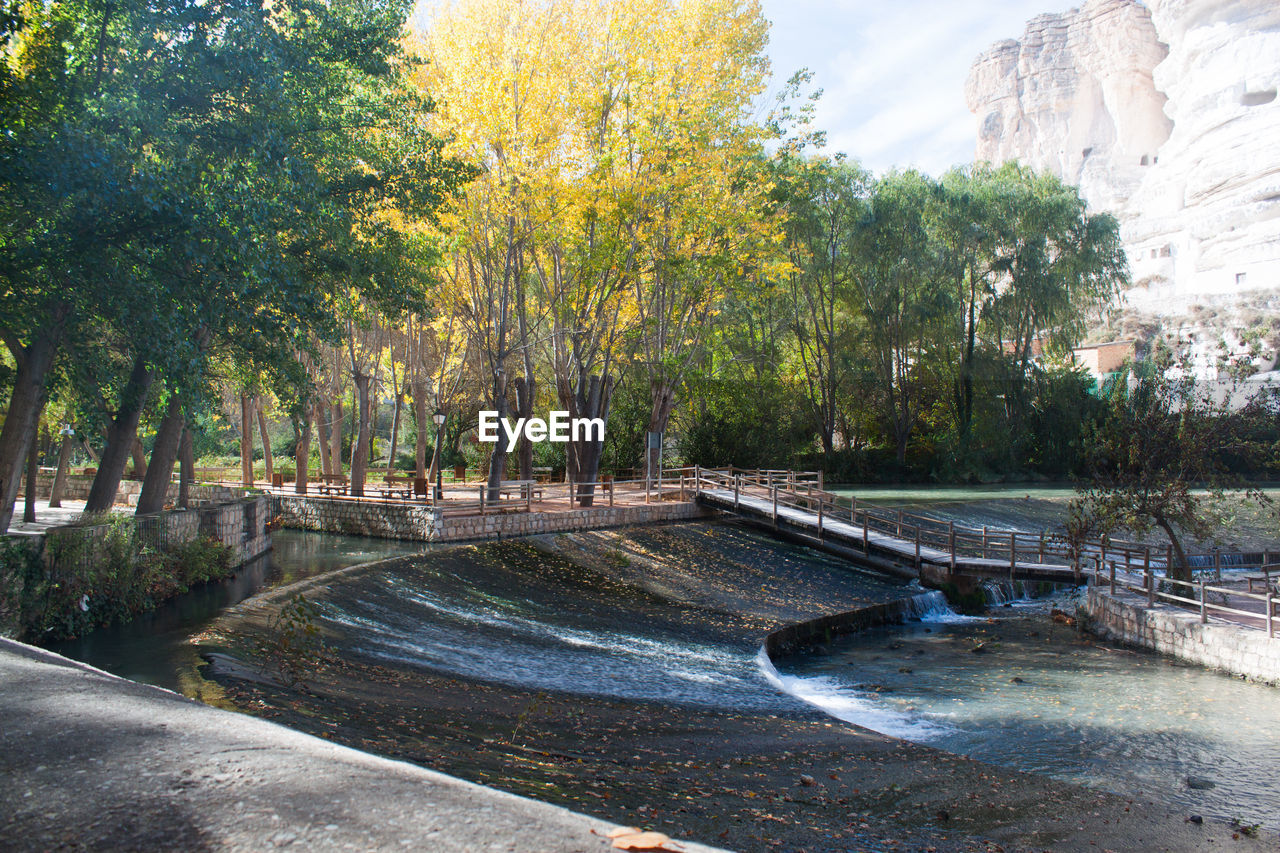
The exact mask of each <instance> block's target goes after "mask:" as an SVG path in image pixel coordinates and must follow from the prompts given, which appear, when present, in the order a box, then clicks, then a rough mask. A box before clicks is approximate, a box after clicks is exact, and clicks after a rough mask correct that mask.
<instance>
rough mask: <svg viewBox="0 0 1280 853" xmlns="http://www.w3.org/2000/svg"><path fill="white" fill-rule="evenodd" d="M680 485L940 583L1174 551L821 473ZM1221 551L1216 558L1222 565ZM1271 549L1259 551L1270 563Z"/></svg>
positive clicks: (702, 473)
mask: <svg viewBox="0 0 1280 853" xmlns="http://www.w3.org/2000/svg"><path fill="white" fill-rule="evenodd" d="M682 473H684V477H683V478H682V480H681V483H680V490H681V492H682V493H684V494H688V493H690V492H692V493H693V496H694V498H695V500H697V501H698V502H699V503H701V504H703V505H705V506H709V507H714V508H716V509H719V510H722V511H724V512H728V513H732V514H734V515H737V516H740V517H742V518H745V519H748V520H751V521H753V522H756V523H758V524H764V525H767V526H772V527H773V528H774V529H777V530H786V531H788V532H790V533H792V534H797V535H800V536H803V537H805V538H808V539H811V540H816V541H817V542H819V543H822V544H826V545H831V546H835V547H838V548H841V549H843V550H845V551H853V552H856V553H859V554H861V555H862V557H863V558H864V559H866V560H868V561H869V562H873V563H878V564H881V565H886V564H887V565H889V566H893V567H896V568H898V569H899V570H900V572H902V573H907V572H912V573H914V574H915V575H916V576H918V577H919V578H920V579H921V580H924V581H928V582H930V583H933V584H941V583H948V582H950V583H956V584H957V585H961V586H972V585H974V584H976V583H978V582H981V581H983V580H988V579H994V580H1008V581H1031V582H1039V581H1044V582H1049V583H1064V584H1073V585H1079V584H1081V583H1084V581H1085V576H1086V574H1089V573H1093V574H1099V573H1102V572H1104V571H1105V570H1106V569H1107V568H1108V567H1110V569H1111V570H1113V571H1114V570H1116V569H1119V570H1120V571H1122V572H1126V573H1133V572H1137V573H1142V574H1146V575H1148V576H1151V575H1153V574H1154V573H1155V572H1156V571H1157V570H1161V569H1164V568H1165V567H1167V566H1168V565H1169V564H1170V563H1171V562H1172V559H1171V554H1170V553H1169V551H1168V550H1167V549H1156V548H1152V547H1151V546H1150V545H1147V544H1143V543H1132V542H1123V541H1119V540H1112V539H1105V538H1104V539H1100V540H1090V541H1083V542H1076V543H1072V542H1071V541H1069V540H1068V539H1067V538H1066V537H1065V536H1062V535H1059V534H1050V533H1046V532H1039V533H1026V532H1019V531H1016V530H996V531H992V530H988V529H987V528H985V527H984V528H974V527H965V526H963V525H957V524H955V523H954V522H950V521H940V520H938V519H935V518H930V517H928V516H925V515H918V514H916V513H910V512H905V511H903V510H901V509H890V508H886V507H880V506H876V505H873V504H868V503H865V502H861V501H859V500H858V499H857V498H856V497H854V498H846V497H842V496H840V495H836V494H834V493H832V492H828V491H825V490H824V489H823V483H822V474H821V472H812V471H808V472H797V471H771V470H745V469H740V468H693V469H689V470H688V471H687V472H682ZM1221 556H1222V555H1220V554H1215V555H1213V557H1214V561H1215V563H1216V568H1217V569H1218V570H1219V573H1220V570H1221V562H1220V559H1221ZM1270 556H1271V555H1265V554H1264V555H1261V562H1262V563H1267V562H1270V561H1269V559H1268V557H1270Z"/></svg>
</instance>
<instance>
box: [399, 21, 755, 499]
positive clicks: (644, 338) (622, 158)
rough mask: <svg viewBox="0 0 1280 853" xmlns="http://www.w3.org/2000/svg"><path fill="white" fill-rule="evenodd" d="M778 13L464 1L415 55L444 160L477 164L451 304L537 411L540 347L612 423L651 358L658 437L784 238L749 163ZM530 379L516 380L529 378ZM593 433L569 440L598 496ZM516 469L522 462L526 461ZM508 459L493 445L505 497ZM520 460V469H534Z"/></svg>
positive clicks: (566, 384) (497, 379) (575, 408)
mask: <svg viewBox="0 0 1280 853" xmlns="http://www.w3.org/2000/svg"><path fill="white" fill-rule="evenodd" d="M766 33H767V23H766V22H765V21H764V19H763V18H762V17H761V14H760V9H759V6H758V4H757V3H755V2H742V0H683V2H679V0H619V2H601V0H595V1H594V2H592V0H549V2H538V3H530V2H521V0H459V2H455V3H452V4H449V5H445V6H440V7H437V8H436V10H435V12H434V14H433V15H432V16H431V17H430V19H429V22H428V24H427V28H426V31H425V32H424V33H423V34H422V36H421V38H420V41H419V44H418V49H419V50H420V51H421V53H422V55H423V56H424V58H425V59H426V60H427V62H426V65H425V70H424V72H423V75H422V83H423V85H424V86H425V87H427V88H428V90H429V91H431V92H432V93H434V94H435V95H436V96H437V97H438V98H439V100H440V104H439V109H438V112H437V114H436V120H437V121H438V122H439V125H440V126H439V130H440V131H441V132H442V133H443V134H445V135H447V136H449V137H450V139H451V140H452V141H451V146H452V151H451V153H453V154H455V155H457V156H460V157H463V158H466V159H468V160H470V161H471V162H473V163H476V164H478V165H479V167H480V168H481V170H482V174H481V176H480V177H479V178H478V179H477V180H476V181H474V182H472V183H471V184H470V185H469V187H468V191H467V193H466V197H465V198H464V199H462V200H461V201H460V202H459V203H458V205H457V206H456V207H455V208H454V209H453V210H452V211H450V213H449V216H448V217H447V219H446V222H445V227H446V228H447V229H449V230H450V233H451V235H452V239H453V246H454V250H453V253H452V261H451V264H450V272H449V274H448V276H447V278H448V287H447V288H446V290H447V292H448V293H449V294H450V298H451V299H452V300H453V302H454V306H453V309H454V310H456V311H458V312H459V314H460V315H461V316H463V317H465V318H466V320H465V322H466V324H467V326H468V330H469V334H470V336H471V340H472V344H473V347H474V348H475V350H476V351H477V352H478V353H483V357H484V360H485V366H486V370H487V371H489V372H490V373H492V377H493V378H492V383H491V389H492V393H491V395H490V400H489V402H490V403H491V404H492V406H493V408H496V409H498V410H499V411H500V412H504V413H505V412H506V411H507V410H508V409H509V401H508V399H507V382H506V378H505V377H506V375H507V372H508V371H515V372H518V373H519V374H520V377H519V382H518V383H516V386H517V387H516V391H517V398H518V404H519V405H518V408H520V409H521V410H522V411H520V414H522V415H523V414H526V412H524V411H523V409H524V408H525V406H526V405H528V406H530V407H531V406H532V399H533V396H534V393H533V386H534V383H535V380H536V376H537V370H536V369H535V364H534V361H535V359H536V358H537V357H538V356H539V355H540V353H538V352H535V341H546V350H547V351H546V353H545V354H546V355H547V356H548V359H549V362H550V370H551V375H552V377H553V383H554V387H555V394H556V398H557V399H558V401H559V402H560V404H561V405H562V406H563V407H564V408H566V409H568V410H569V411H570V412H571V413H572V414H573V415H574V416H575V417H599V418H603V419H605V420H606V421H607V419H608V416H609V405H610V399H611V397H612V393H613V388H614V383H615V378H616V375H617V373H618V371H619V367H620V364H621V363H623V362H624V361H625V360H627V359H636V360H639V361H641V362H642V363H643V364H644V366H645V369H646V370H647V376H648V379H649V382H650V387H651V389H652V396H653V400H654V411H653V415H652V417H651V419H650V428H651V429H653V430H656V431H661V430H662V429H664V428H665V425H666V419H667V417H668V416H669V414H670V411H671V404H672V401H673V400H674V396H675V394H676V392H677V389H678V388H679V386H680V384H681V382H682V380H683V377H684V375H685V373H686V372H687V371H688V370H689V369H690V367H691V365H693V364H694V363H695V362H696V360H697V358H698V355H699V351H700V347H701V345H702V343H703V339H704V335H705V330H706V328H707V324H708V322H709V321H710V319H711V318H712V317H713V316H714V312H715V310H716V306H717V304H718V303H719V301H720V300H721V299H722V298H723V297H724V295H725V294H726V293H727V292H728V290H729V288H731V287H732V286H733V284H734V283H735V282H736V281H739V280H741V278H742V276H743V273H744V270H746V269H747V268H750V267H755V266H758V264H759V259H758V256H759V254H760V250H761V248H763V247H768V246H770V245H771V244H772V243H773V242H774V240H775V235H773V233H772V231H771V230H770V229H771V228H772V227H773V226H772V225H771V224H770V223H769V222H768V219H767V217H765V216H764V213H763V211H764V201H765V196H766V194H767V192H768V189H769V187H768V186H767V185H766V184H765V183H764V182H763V181H761V180H759V178H758V175H757V174H756V173H755V171H754V166H755V165H757V164H758V163H759V162H760V160H761V156H762V155H761V152H762V148H763V144H764V141H765V139H766V137H767V131H766V130H765V128H764V126H763V124H762V123H760V122H757V121H755V120H754V119H753V112H754V104H755V103H756V101H757V99H758V96H759V95H760V93H761V92H762V91H763V89H764V87H765V85H766V83H767V76H768V65H767V62H766V60H765V59H764V54H763V49H764V45H765V41H766ZM522 386H523V387H522ZM601 450H602V447H601V445H600V443H599V442H594V443H593V442H586V441H583V442H574V443H571V444H570V447H569V452H568V469H569V475H570V479H572V480H574V481H575V482H578V483H580V484H581V486H580V488H579V495H578V496H579V499H580V500H581V501H582V502H583V503H587V502H589V501H590V500H591V495H592V484H593V483H594V481H595V480H596V478H597V476H598V469H599V462H600V454H601ZM521 461H522V463H523V462H524V460H521ZM504 464H505V459H504V458H503V457H502V455H501V453H497V452H496V453H495V454H494V457H493V460H492V462H491V467H490V483H491V486H493V487H495V488H496V485H497V481H498V480H499V479H500V477H501V472H502V467H503V466H504ZM522 467H523V466H522Z"/></svg>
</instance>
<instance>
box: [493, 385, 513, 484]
mask: <svg viewBox="0 0 1280 853" xmlns="http://www.w3.org/2000/svg"><path fill="white" fill-rule="evenodd" d="M493 407H494V408H495V409H496V410H497V412H498V419H499V423H501V419H502V418H505V417H507V416H508V415H510V413H511V408H510V406H509V405H508V404H507V377H506V374H505V373H502V372H501V371H498V372H496V373H495V375H494V377H493ZM506 471H507V441H506V434H505V433H504V432H503V431H502V430H501V429H499V430H498V441H497V442H496V443H495V444H494V445H493V454H492V455H491V456H490V457H489V478H488V488H489V496H488V498H487V500H488V501H490V502H491V503H497V502H498V499H499V495H500V492H499V490H500V489H501V488H502V478H503V476H505V474H506Z"/></svg>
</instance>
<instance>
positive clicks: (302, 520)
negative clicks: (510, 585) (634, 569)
mask: <svg viewBox="0 0 1280 853" xmlns="http://www.w3.org/2000/svg"><path fill="white" fill-rule="evenodd" d="M270 500H271V512H272V514H273V515H274V516H275V519H276V521H277V522H278V523H279V524H280V526H281V527H287V528H293V529H297V530H318V531H324V532H327V533H345V534H349V535H354V536H374V537H377V538H380V539H407V540H411V541H419V542H464V541H467V540H475V539H505V538H509V537H515V536H532V535H534V534H538V533H564V532H568V531H572V530H594V529H598V528H602V527H625V526H627V525H633V524H651V523H654V522H662V521H684V520H687V519H692V518H702V517H705V516H707V515H709V514H710V513H709V512H708V511H707V510H704V509H702V508H701V507H699V506H697V505H696V504H694V503H693V502H691V501H690V502H683V503H676V502H670V501H668V502H664V503H655V504H649V505H647V506H627V507H620V506H615V507H592V508H590V509H575V510H567V511H564V512H531V513H524V512H504V513H493V514H490V515H449V514H445V513H442V512H440V511H439V510H437V509H435V508H434V507H430V506H427V505H425V504H395V503H381V502H378V501H352V500H338V499H335V498H322V497H312V496H309V495H272V496H271V499H270Z"/></svg>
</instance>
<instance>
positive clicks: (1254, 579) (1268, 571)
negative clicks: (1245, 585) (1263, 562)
mask: <svg viewBox="0 0 1280 853" xmlns="http://www.w3.org/2000/svg"><path fill="white" fill-rule="evenodd" d="M1273 574H1277V576H1280V568H1274V569H1273V568H1271V567H1267V568H1265V569H1262V570H1261V571H1260V572H1259V573H1256V574H1248V575H1245V576H1244V579H1245V580H1247V581H1248V582H1249V592H1253V585H1254V584H1255V583H1258V582H1261V584H1262V589H1263V591H1264V592H1274V591H1275V587H1274V586H1272V582H1271V578H1272V575H1273Z"/></svg>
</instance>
